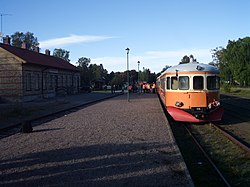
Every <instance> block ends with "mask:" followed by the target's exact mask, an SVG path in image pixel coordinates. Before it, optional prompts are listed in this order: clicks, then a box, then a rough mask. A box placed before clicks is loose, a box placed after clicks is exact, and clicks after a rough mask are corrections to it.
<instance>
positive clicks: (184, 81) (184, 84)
mask: <svg viewBox="0 0 250 187" xmlns="http://www.w3.org/2000/svg"><path fill="white" fill-rule="evenodd" d="M179 89H180V90H188V89H189V77H188V76H180V77H179Z"/></svg>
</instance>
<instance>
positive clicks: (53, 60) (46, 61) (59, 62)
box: [0, 43, 79, 71]
mask: <svg viewBox="0 0 250 187" xmlns="http://www.w3.org/2000/svg"><path fill="white" fill-rule="evenodd" d="M0 47H1V48H3V49H5V50H7V51H8V52H10V53H12V54H14V55H16V56H17V57H19V58H21V59H23V60H24V61H25V62H26V63H30V64H35V65H41V66H47V67H51V68H59V69H64V70H71V71H79V70H78V69H77V68H76V66H74V65H73V64H71V63H69V62H68V61H66V60H63V59H61V58H59V57H55V56H50V55H46V54H42V53H39V52H35V51H31V50H28V49H23V48H19V47H14V46H11V45H8V44H2V43H0Z"/></svg>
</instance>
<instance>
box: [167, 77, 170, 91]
mask: <svg viewBox="0 0 250 187" xmlns="http://www.w3.org/2000/svg"><path fill="white" fill-rule="evenodd" d="M167 90H170V77H167Z"/></svg>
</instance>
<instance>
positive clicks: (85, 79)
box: [76, 57, 91, 85]
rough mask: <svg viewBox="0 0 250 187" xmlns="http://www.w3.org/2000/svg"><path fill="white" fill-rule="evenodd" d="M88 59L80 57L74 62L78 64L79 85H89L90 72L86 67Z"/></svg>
mask: <svg viewBox="0 0 250 187" xmlns="http://www.w3.org/2000/svg"><path fill="white" fill-rule="evenodd" d="M90 61H91V60H90V58H86V57H81V58H79V59H78V61H77V62H76V64H78V67H77V68H78V69H79V70H80V75H81V85H90V73H89V68H88V66H89V64H90Z"/></svg>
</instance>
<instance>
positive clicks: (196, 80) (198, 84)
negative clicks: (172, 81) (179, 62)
mask: <svg viewBox="0 0 250 187" xmlns="http://www.w3.org/2000/svg"><path fill="white" fill-rule="evenodd" d="M193 88H194V90H203V89H204V78H203V76H194V77H193Z"/></svg>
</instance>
